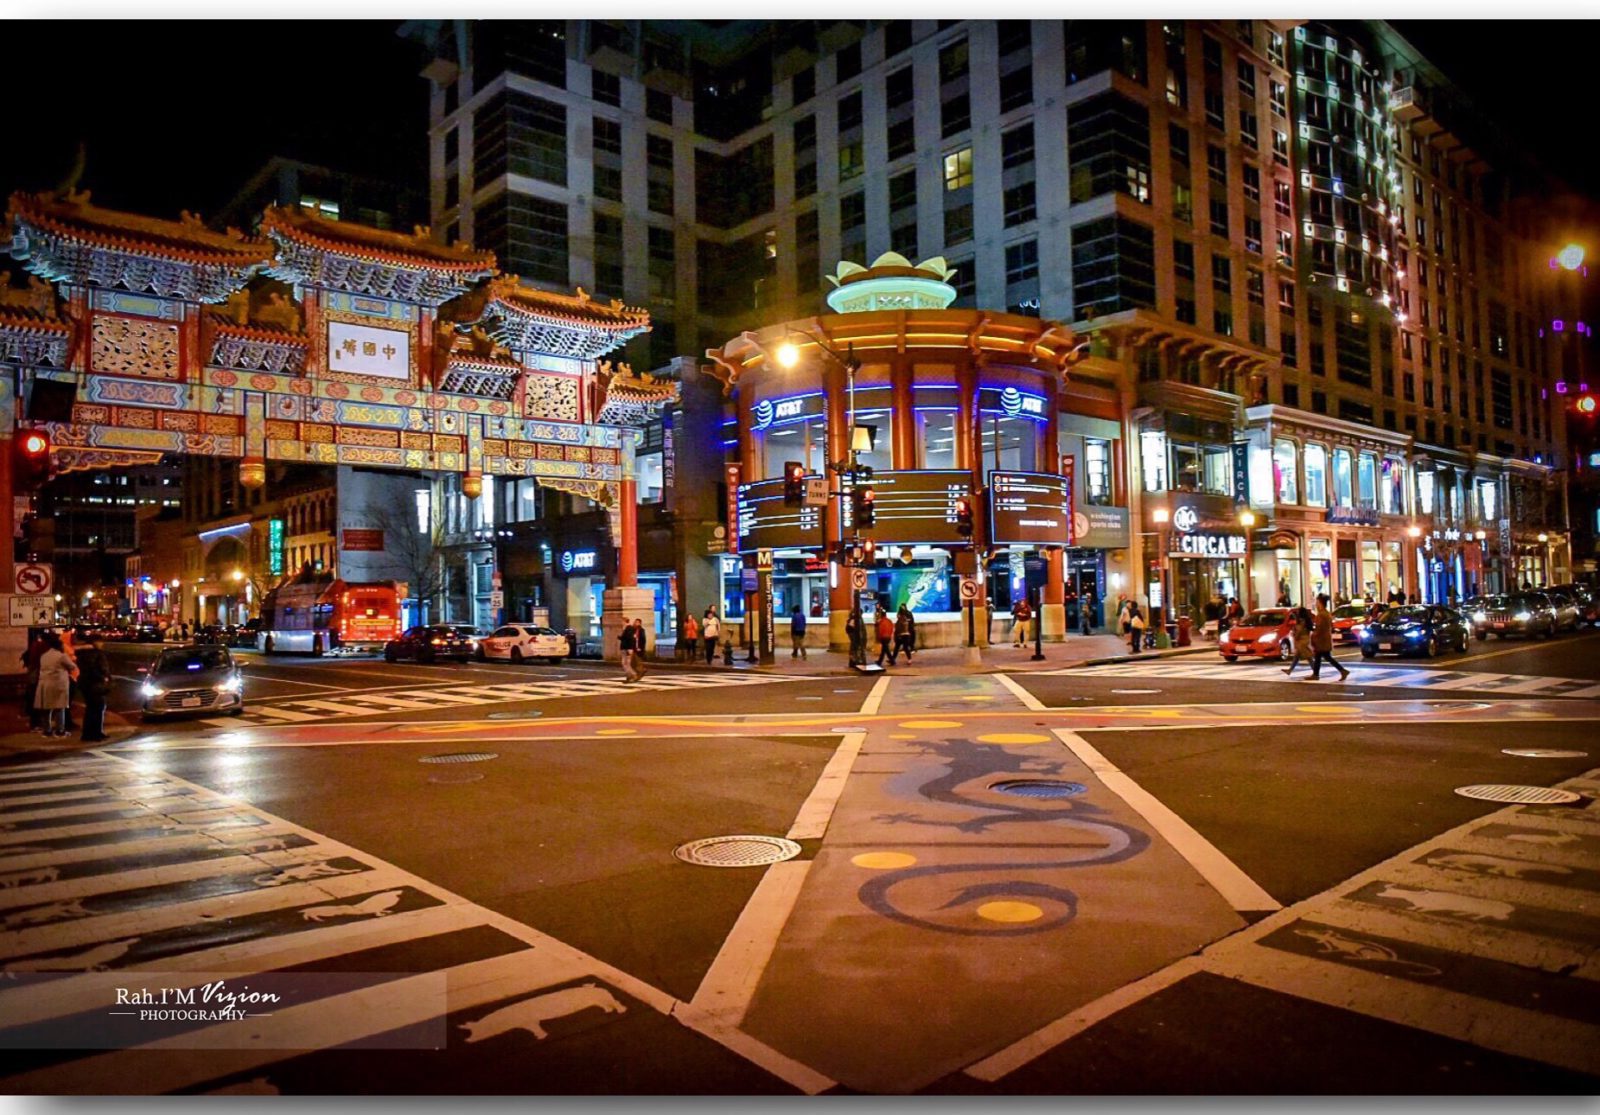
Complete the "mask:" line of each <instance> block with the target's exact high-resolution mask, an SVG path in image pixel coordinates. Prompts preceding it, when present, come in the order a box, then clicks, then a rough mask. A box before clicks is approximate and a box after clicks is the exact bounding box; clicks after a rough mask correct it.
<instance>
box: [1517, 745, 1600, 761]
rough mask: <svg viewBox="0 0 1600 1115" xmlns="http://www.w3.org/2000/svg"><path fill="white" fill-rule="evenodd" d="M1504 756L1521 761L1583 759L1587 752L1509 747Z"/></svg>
mask: <svg viewBox="0 0 1600 1115" xmlns="http://www.w3.org/2000/svg"><path fill="white" fill-rule="evenodd" d="M1501 754H1502V755H1515V756H1517V758H1519V759H1582V758H1584V757H1585V756H1586V755H1588V754H1589V753H1588V752H1587V751H1550V750H1547V749H1545V748H1542V747H1508V748H1505V749H1504V750H1503V751H1501Z"/></svg>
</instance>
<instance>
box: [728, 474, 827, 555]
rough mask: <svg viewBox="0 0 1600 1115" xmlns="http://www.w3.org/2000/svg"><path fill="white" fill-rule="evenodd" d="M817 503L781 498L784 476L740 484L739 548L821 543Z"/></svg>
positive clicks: (785, 546) (761, 548)
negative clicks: (794, 503)
mask: <svg viewBox="0 0 1600 1115" xmlns="http://www.w3.org/2000/svg"><path fill="white" fill-rule="evenodd" d="M821 510H822V509H821V508H819V507H795V506H792V505H790V504H786V503H784V502H783V478H782V477H778V478H776V479H773V480H757V481H755V482H754V483H751V484H741V485H740V486H739V512H738V514H739V552H740V553H751V552H753V551H755V550H789V549H793V548H795V547H797V546H810V547H817V546H821V545H822V516H821Z"/></svg>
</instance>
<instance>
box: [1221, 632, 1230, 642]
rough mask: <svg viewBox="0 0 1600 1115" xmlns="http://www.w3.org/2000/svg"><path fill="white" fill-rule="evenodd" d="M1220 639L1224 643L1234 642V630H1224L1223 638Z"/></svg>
mask: <svg viewBox="0 0 1600 1115" xmlns="http://www.w3.org/2000/svg"><path fill="white" fill-rule="evenodd" d="M1219 641H1220V642H1224V643H1231V642H1233V632H1232V631H1224V632H1223V633H1222V638H1221V639H1220V640H1219Z"/></svg>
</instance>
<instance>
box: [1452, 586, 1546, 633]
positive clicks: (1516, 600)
mask: <svg viewBox="0 0 1600 1115" xmlns="http://www.w3.org/2000/svg"><path fill="white" fill-rule="evenodd" d="M1471 618H1472V630H1473V633H1474V634H1476V635H1477V636H1478V638H1480V639H1483V638H1487V637H1488V636H1489V635H1490V634H1491V633H1492V634H1494V636H1495V637H1496V638H1500V639H1504V638H1505V637H1506V636H1507V635H1526V636H1527V637H1528V638H1530V639H1531V638H1533V636H1535V635H1543V636H1544V637H1545V638H1550V637H1551V636H1553V635H1554V634H1555V633H1556V610H1555V608H1554V606H1552V605H1551V603H1550V600H1549V598H1548V597H1546V596H1545V595H1544V593H1542V592H1512V593H1502V594H1501V595H1499V596H1486V597H1484V598H1483V601H1482V603H1481V605H1480V607H1479V608H1478V610H1477V611H1475V612H1473V613H1472V617H1471Z"/></svg>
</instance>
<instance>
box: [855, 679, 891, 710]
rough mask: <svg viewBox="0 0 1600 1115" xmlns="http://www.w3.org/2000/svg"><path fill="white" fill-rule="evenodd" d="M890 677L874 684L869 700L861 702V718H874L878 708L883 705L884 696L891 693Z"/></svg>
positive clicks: (868, 696)
mask: <svg viewBox="0 0 1600 1115" xmlns="http://www.w3.org/2000/svg"><path fill="white" fill-rule="evenodd" d="M889 681H890V679H889V678H888V677H881V678H879V679H878V680H877V681H875V682H873V683H872V691H871V692H870V693H868V694H867V699H866V700H865V701H863V702H861V711H860V712H859V713H858V714H857V715H860V716H873V715H875V714H876V713H877V711H878V706H879V705H881V704H883V695H884V694H885V693H887V692H889Z"/></svg>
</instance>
